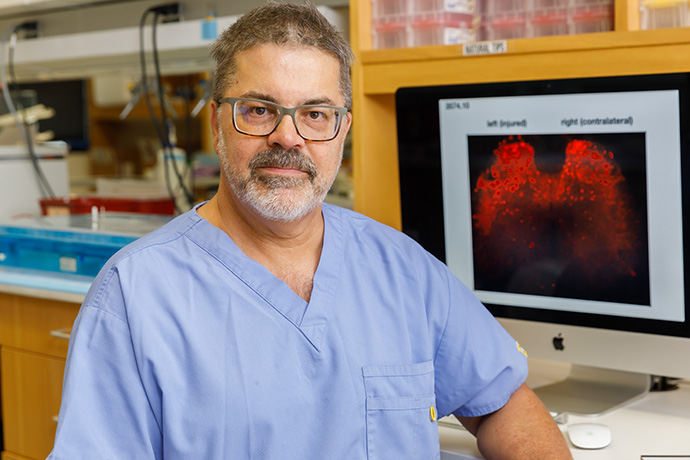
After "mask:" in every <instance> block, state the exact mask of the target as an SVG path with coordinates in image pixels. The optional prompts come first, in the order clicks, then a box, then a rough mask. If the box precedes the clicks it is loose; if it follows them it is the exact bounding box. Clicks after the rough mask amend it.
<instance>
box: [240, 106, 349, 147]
mask: <svg viewBox="0 0 690 460" xmlns="http://www.w3.org/2000/svg"><path fill="white" fill-rule="evenodd" d="M282 114H289V115H292V118H293V120H294V123H295V127H296V128H297V132H298V133H299V134H300V136H302V137H304V138H305V139H309V140H329V139H332V138H333V137H335V135H336V134H337V131H338V126H339V123H340V112H339V111H338V109H336V108H334V107H328V106H316V105H310V106H301V107H296V108H294V109H285V108H283V107H281V106H279V105H277V104H273V103H270V102H265V101H257V100H247V99H239V100H237V101H236V102H235V109H234V111H233V116H234V118H235V126H236V127H237V129H238V130H239V131H241V132H244V133H246V134H251V135H255V136H266V135H268V134H270V133H271V132H273V130H274V129H275V128H276V126H277V125H278V123H280V120H281V118H282Z"/></svg>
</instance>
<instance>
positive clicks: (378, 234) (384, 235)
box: [324, 204, 416, 244]
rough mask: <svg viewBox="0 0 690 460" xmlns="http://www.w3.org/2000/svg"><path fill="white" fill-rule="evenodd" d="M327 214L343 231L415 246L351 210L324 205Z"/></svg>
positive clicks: (384, 225)
mask: <svg viewBox="0 0 690 460" xmlns="http://www.w3.org/2000/svg"><path fill="white" fill-rule="evenodd" d="M324 208H325V209H326V210H327V213H328V214H330V215H331V216H333V217H336V218H337V219H338V220H339V221H340V222H341V223H342V228H343V230H344V231H350V232H356V233H360V234H361V235H362V236H364V237H367V238H377V239H383V240H384V241H386V242H389V243H396V242H399V243H403V242H404V243H406V244H416V243H415V242H414V240H412V239H411V238H410V237H408V236H407V235H405V234H404V233H403V232H401V231H400V230H397V229H395V228H393V227H391V226H389V225H386V224H383V223H381V222H379V221H377V220H375V219H372V218H371V217H368V216H365V215H364V214H360V213H358V212H356V211H353V210H351V209H346V208H341V207H338V206H334V205H327V204H324Z"/></svg>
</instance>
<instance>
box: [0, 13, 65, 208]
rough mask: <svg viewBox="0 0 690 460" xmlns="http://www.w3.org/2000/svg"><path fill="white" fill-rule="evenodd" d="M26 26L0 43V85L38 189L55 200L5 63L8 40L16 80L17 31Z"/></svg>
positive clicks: (18, 26) (7, 34)
mask: <svg viewBox="0 0 690 460" xmlns="http://www.w3.org/2000/svg"><path fill="white" fill-rule="evenodd" d="M23 26H24V23H20V24H15V25H12V26H10V27H8V28H7V29H5V31H4V32H3V34H2V39H1V42H0V83H2V95H3V98H4V100H5V105H7V110H9V111H10V113H11V114H12V118H14V122H15V124H16V125H17V128H18V129H19V131H20V133H21V134H22V138H23V140H24V143H25V144H26V148H27V152H28V154H29V159H30V160H31V164H32V166H33V169H34V172H35V174H36V182H37V184H38V187H39V189H40V192H41V196H43V197H44V198H55V193H54V192H53V189H52V187H51V186H50V183H49V182H48V179H47V178H46V176H45V174H44V173H43V169H42V168H41V165H40V163H39V161H38V156H37V155H36V151H35V150H34V145H33V141H32V139H31V134H30V130H29V126H28V123H27V122H26V110H25V108H24V107H23V104H21V102H20V101H19V99H18V104H19V106H20V109H21V110H22V112H23V116H22V119H20V118H19V113H18V112H17V108H16V106H15V104H14V101H13V100H12V95H11V83H10V81H9V79H8V78H7V66H6V63H5V48H6V47H7V42H8V39H9V41H10V46H9V50H10V52H9V60H10V63H9V68H10V70H11V74H12V79H13V80H15V82H16V78H15V77H14V45H15V41H16V33H17V30H19V29H21V28H22V27H23Z"/></svg>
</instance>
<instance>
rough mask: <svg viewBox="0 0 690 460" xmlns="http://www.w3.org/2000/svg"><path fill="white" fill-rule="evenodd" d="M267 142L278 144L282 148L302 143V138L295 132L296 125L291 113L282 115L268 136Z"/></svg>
mask: <svg viewBox="0 0 690 460" xmlns="http://www.w3.org/2000/svg"><path fill="white" fill-rule="evenodd" d="M268 142H269V143H271V144H272V145H273V144H279V145H280V146H282V147H283V148H284V149H289V148H291V147H295V146H298V145H303V144H304V138H302V136H300V135H299V132H297V126H295V121H294V119H293V118H292V115H287V114H285V115H283V118H282V119H281V120H280V122H279V123H278V126H276V129H274V130H273V132H272V133H271V134H270V135H269V136H268Z"/></svg>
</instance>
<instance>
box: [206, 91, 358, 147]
mask: <svg viewBox="0 0 690 460" xmlns="http://www.w3.org/2000/svg"><path fill="white" fill-rule="evenodd" d="M238 101H250V102H261V103H265V104H270V105H272V106H275V107H277V108H278V110H279V114H280V115H279V116H278V120H277V121H276V124H275V126H274V127H273V129H272V130H271V131H270V132H268V133H266V134H252V133H248V132H245V131H242V130H241V129H240V128H238V127H237V122H236V121H235V104H236V103H237V102H238ZM223 102H224V103H226V104H229V105H230V108H231V109H232V125H233V126H234V127H235V130H236V131H237V132H238V133H240V134H244V135H245V136H254V137H268V136H270V135H271V134H273V132H274V131H275V130H276V129H278V126H280V123H281V122H282V121H283V117H284V116H285V115H290V118H292V124H293V125H294V126H295V132H297V134H299V136H300V137H301V138H302V139H304V140H306V141H310V142H329V141H332V140H333V139H335V138H336V137H338V134H339V133H340V128H341V127H342V125H343V119H344V118H345V117H346V116H347V113H348V112H349V111H350V110H349V109H348V108H347V107H339V106H335V105H326V104H306V105H298V106H297V107H292V108H287V107H283V106H282V105H280V104H276V103H275V102H272V101H266V100H263V99H253V98H249V97H223V98H220V99H218V101H217V103H218V104H222V103H223ZM311 107H324V108H327V109H335V110H336V111H337V112H338V124H337V126H336V130H335V132H334V133H333V136H332V137H330V138H328V139H309V138H308V137H305V136H304V135H302V133H301V132H300V130H299V127H298V126H297V121H296V120H295V113H297V110H299V109H305V108H306V109H308V108H311Z"/></svg>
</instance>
